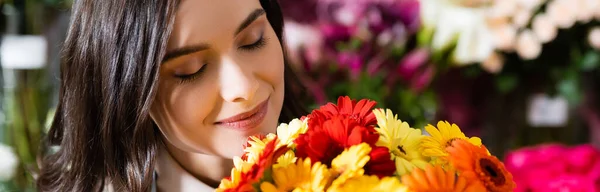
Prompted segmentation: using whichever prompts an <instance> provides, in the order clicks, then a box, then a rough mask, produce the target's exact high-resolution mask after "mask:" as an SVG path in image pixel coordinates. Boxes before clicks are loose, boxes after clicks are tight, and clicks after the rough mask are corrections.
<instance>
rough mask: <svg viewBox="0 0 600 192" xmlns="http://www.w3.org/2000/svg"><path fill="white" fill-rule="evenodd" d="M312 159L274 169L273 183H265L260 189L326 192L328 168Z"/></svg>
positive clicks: (267, 191) (267, 190) (271, 191)
mask: <svg viewBox="0 0 600 192" xmlns="http://www.w3.org/2000/svg"><path fill="white" fill-rule="evenodd" d="M311 164H312V163H311V161H310V159H305V160H298V161H297V162H296V163H295V164H291V165H289V166H286V167H279V168H274V169H273V181H274V182H273V183H271V182H263V183H261V184H260V189H261V190H262V191H264V192H280V191H297V190H299V191H324V189H325V186H326V185H327V184H328V183H329V179H330V176H329V170H327V166H325V165H323V164H321V163H319V162H315V163H314V164H312V165H311Z"/></svg>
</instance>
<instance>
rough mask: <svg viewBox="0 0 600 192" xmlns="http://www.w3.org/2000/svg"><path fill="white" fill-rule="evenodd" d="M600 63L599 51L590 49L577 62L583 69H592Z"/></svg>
mask: <svg viewBox="0 0 600 192" xmlns="http://www.w3.org/2000/svg"><path fill="white" fill-rule="evenodd" d="M599 65H600V53H598V52H596V51H593V50H590V51H588V52H587V53H585V55H584V56H583V58H582V59H581V61H580V62H579V67H580V69H581V70H583V71H592V70H594V69H596V68H598V66H599Z"/></svg>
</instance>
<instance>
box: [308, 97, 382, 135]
mask: <svg viewBox="0 0 600 192" xmlns="http://www.w3.org/2000/svg"><path fill="white" fill-rule="evenodd" d="M376 104H377V102H375V101H371V100H366V99H362V100H360V101H358V102H356V101H354V100H352V99H350V97H348V96H343V97H339V98H338V101H337V105H335V104H333V103H328V104H327V105H323V106H321V107H320V108H319V109H317V110H313V111H312V113H311V114H309V115H308V116H307V117H308V126H309V127H311V128H312V127H313V124H323V122H324V121H326V120H329V119H331V118H332V117H333V116H342V117H349V118H351V119H354V120H356V122H357V123H358V124H360V125H362V126H364V127H371V126H374V125H375V123H376V119H375V115H373V112H372V111H371V110H373V107H375V105H376Z"/></svg>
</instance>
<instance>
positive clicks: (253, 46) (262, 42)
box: [240, 35, 267, 51]
mask: <svg viewBox="0 0 600 192" xmlns="http://www.w3.org/2000/svg"><path fill="white" fill-rule="evenodd" d="M266 44H267V38H265V37H264V36H263V35H261V36H260V38H259V39H258V40H257V41H256V42H254V43H252V44H250V45H244V46H241V47H240V49H242V50H247V51H254V50H257V49H260V48H262V47H264V46H265V45H266Z"/></svg>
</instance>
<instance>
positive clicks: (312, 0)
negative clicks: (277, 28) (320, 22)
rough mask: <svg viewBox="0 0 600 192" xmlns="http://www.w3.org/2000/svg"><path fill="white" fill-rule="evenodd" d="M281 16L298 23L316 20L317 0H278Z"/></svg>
mask: <svg viewBox="0 0 600 192" xmlns="http://www.w3.org/2000/svg"><path fill="white" fill-rule="evenodd" d="M279 5H280V6H281V10H282V12H283V16H284V17H286V18H288V19H291V20H294V21H296V22H298V23H305V24H306V23H309V24H310V23H314V22H315V21H317V18H318V17H317V6H318V0H279Z"/></svg>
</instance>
